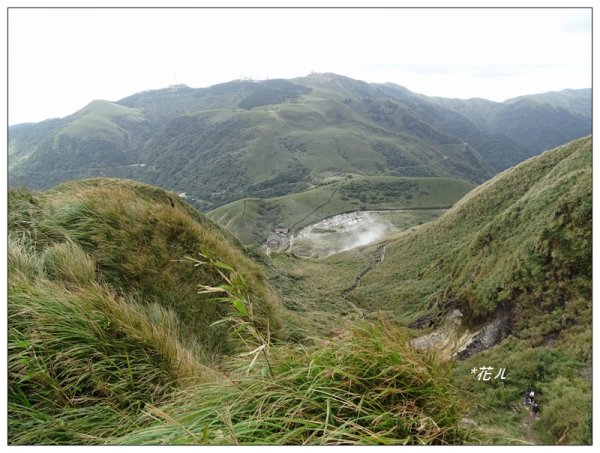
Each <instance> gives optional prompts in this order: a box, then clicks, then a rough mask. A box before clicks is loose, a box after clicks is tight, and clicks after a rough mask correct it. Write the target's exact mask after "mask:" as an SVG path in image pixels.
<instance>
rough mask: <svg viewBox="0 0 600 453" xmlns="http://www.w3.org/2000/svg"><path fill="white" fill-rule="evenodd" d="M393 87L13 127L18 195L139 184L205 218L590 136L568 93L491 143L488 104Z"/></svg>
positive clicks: (218, 95) (241, 87)
mask: <svg viewBox="0 0 600 453" xmlns="http://www.w3.org/2000/svg"><path fill="white" fill-rule="evenodd" d="M398 87H399V86H398V85H393V84H369V83H367V82H362V81H357V80H353V79H351V78H348V77H344V76H340V75H337V74H331V73H326V74H312V75H309V76H306V77H299V78H294V79H289V80H284V79H273V80H266V81H248V80H236V81H231V82H226V83H222V84H217V85H213V86H212V87H208V88H190V87H188V86H181V85H179V86H173V87H169V88H165V89H160V90H151V91H145V92H140V93H136V94H133V95H131V96H128V97H125V98H122V99H120V100H119V101H117V102H110V101H101V100H96V101H93V102H91V103H89V104H88V105H86V107H84V108H82V109H80V110H79V111H78V112H76V113H74V114H73V115H70V116H68V117H65V118H62V119H58V120H49V122H42V123H37V124H24V125H17V126H11V127H10V128H9V153H8V154H9V184H10V185H19V184H24V185H28V186H31V187H33V188H39V189H43V188H48V187H51V186H52V185H55V184H57V183H60V182H62V181H65V180H68V179H77V178H84V177H92V176H108V177H121V178H131V179H136V180H139V181H142V182H146V183H150V184H153V185H158V186H161V187H164V188H165V189H168V190H173V191H177V192H185V193H186V194H188V195H189V197H190V198H189V201H190V202H192V203H193V204H194V206H195V207H196V208H198V209H201V210H210V209H214V208H216V207H218V206H221V205H223V204H226V203H228V202H231V201H235V200H237V199H241V198H245V197H273V196H282V195H287V194H290V193H297V192H301V191H304V190H306V189H307V188H309V187H310V185H311V184H314V183H316V182H319V181H321V180H323V179H324V178H327V177H329V176H332V175H335V174H353V173H354V174H359V175H363V176H376V175H381V174H393V175H396V176H443V177H455V178H460V179H464V180H466V181H469V182H471V183H481V182H483V181H485V180H487V179H489V178H490V177H491V176H492V175H494V174H495V173H497V172H498V171H501V170H503V169H504V168H508V167H509V166H511V165H514V164H515V163H518V162H520V161H522V160H524V159H526V158H528V157H530V156H531V155H533V154H536V153H538V152H541V151H543V149H545V147H546V146H547V145H548V144H551V143H553V142H555V141H557V140H558V141H561V140H564V141H568V140H569V139H571V138H573V137H571V136H572V135H573V134H579V133H581V134H582V135H585V134H583V133H584V132H586V131H587V133H589V131H588V129H589V128H590V127H589V121H588V119H587V117H585V116H583V115H581V114H579V113H576V112H574V113H571V112H570V111H568V110H565V108H564V106H565V105H566V106H568V105H569V102H568V101H567V100H565V99H563V98H564V97H565V96H567V97H568V95H569V93H571V92H566V93H563V94H557V95H554V96H553V99H554V100H553V102H554V103H555V104H560V103H561V102H562V104H563V107H559V106H551V105H550V104H547V103H545V104H541V103H539V102H537V101H532V100H529V101H527V105H522V102H521V103H520V101H515V103H513V104H509V105H504V104H500V105H502V106H503V107H502V109H503V110H501V111H500V110H497V109H496V110H495V113H494V118H497V121H498V122H499V124H500V126H501V127H500V126H499V128H497V129H498V130H495V129H493V128H492V129H489V128H488V129H489V130H488V129H486V127H487V126H485V125H484V124H483V122H482V120H481V119H477V118H476V116H477V115H476V113H477V109H478V108H480V107H477V106H476V105H475V104H477V105H479V104H480V103H479V101H477V102H476V103H475V104H474V103H467V104H465V102H466V101H461V102H459V103H457V102H455V101H453V100H444V101H443V102H442V101H440V100H439V99H438V98H429V97H427V96H424V95H417V94H415V93H412V92H410V91H409V90H407V89H405V88H402V87H400V88H398ZM561 96H562V97H561ZM577 96H579V97H580V98H582V99H583V98H585V93H584V94H583V95H581V93H579V92H577ZM546 97H548V96H546ZM561 99H562V101H561ZM489 102H491V101H489ZM485 105H487V106H488V107H489V104H485ZM491 105H495V104H493V103H492V104H491ZM577 105H578V106H579V107H577V108H578V109H580V108H581V105H582V104H581V102H579V104H577ZM486 108H487V107H486ZM532 109H533V110H534V111H535V112H537V113H538V115H537V117H536V118H538V117H539V118H538V120H536V121H537V122H536V123H535V124H533V123H532V124H531V125H530V126H528V123H527V124H525V125H521V126H520V127H521V130H519V131H518V133H516V134H513V135H515V136H514V137H512V138H511V137H509V136H508V135H507V134H506V133H505V132H506V131H504V130H501V129H502V127H504V128H508V127H509V126H510V125H511V124H512V123H511V115H513V113H514V112H518V113H519V115H521V117H522V116H523V115H525V117H527V116H528V115H529V112H530V111H532ZM482 112H483V113H481V112H480V113H478V115H479V116H483V115H485V114H486V111H485V110H484V111H482ZM520 121H521V123H523V120H522V119H521V120H520ZM478 122H479V124H478ZM528 127H531V131H536V132H535V133H531V131H529V132H530V133H527V131H528V129H527V128H528ZM523 128H525V129H526V130H525V131H523V130H522V129H523ZM548 128H550V129H551V130H552V133H548ZM569 128H570V129H572V130H574V131H575V132H572V133H569V132H568V131H567V130H566V129H569ZM521 142H522V143H521ZM433 162H437V164H436V165H435V166H431V164H432V163H433Z"/></svg>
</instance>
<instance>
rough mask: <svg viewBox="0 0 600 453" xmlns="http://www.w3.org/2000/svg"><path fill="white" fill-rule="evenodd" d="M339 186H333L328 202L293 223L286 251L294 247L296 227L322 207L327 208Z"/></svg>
mask: <svg viewBox="0 0 600 453" xmlns="http://www.w3.org/2000/svg"><path fill="white" fill-rule="evenodd" d="M340 185H341V184H338V185H337V186H335V189H333V192H331V195H330V197H329V200H327V201H326V202H325V203H323V204H321V205H319V206H317V207H316V208H315V209H313V210H312V211H310V212H309V213H308V214H306V215H305V216H304V217H303V218H302V219H300V220H298V221H297V222H296V223H294V224H293V225H292V228H290V242H289V244H288V246H287V248H286V250H290V249H291V248H292V246H293V245H294V232H295V231H296V227H297V226H298V225H300V224H301V223H302V222H304V221H305V220H306V219H308V218H309V217H310V216H311V215H313V214H314V213H315V212H317V211H318V210H319V209H321V208H322V207H324V206H327V205H328V204H329V203H331V200H333V197H334V195H335V194H336V193H337V191H338V189H339V188H340Z"/></svg>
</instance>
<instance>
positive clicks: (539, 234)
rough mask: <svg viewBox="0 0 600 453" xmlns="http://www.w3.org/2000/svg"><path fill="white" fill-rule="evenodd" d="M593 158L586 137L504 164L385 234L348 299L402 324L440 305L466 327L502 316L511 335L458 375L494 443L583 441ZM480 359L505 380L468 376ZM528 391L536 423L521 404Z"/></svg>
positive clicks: (587, 426) (586, 431)
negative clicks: (428, 217) (419, 222)
mask: <svg viewBox="0 0 600 453" xmlns="http://www.w3.org/2000/svg"><path fill="white" fill-rule="evenodd" d="M591 164H592V146H591V138H589V137H588V138H585V139H581V140H577V141H574V142H571V143H569V144H568V145H565V146H562V147H559V148H556V149H554V150H551V151H548V152H546V153H544V154H542V155H540V156H538V157H535V158H532V159H530V160H528V161H526V162H524V163H522V164H520V165H518V166H517V167H515V168H512V169H510V170H507V171H506V172H504V173H502V174H500V175H498V176H497V177H495V178H494V179H493V180H491V181H489V182H487V183H486V184H483V185H482V186H480V187H478V188H477V189H475V190H473V191H472V192H470V193H469V194H468V195H467V196H466V197H465V198H464V199H462V200H461V201H460V202H459V203H458V204H457V205H456V206H455V207H454V208H452V209H451V210H449V211H447V212H446V213H445V214H444V215H443V216H441V217H440V218H439V219H437V220H436V221H434V222H432V223H431V224H428V225H424V226H422V227H419V228H416V229H414V230H413V231H412V232H410V233H408V234H406V235H405V236H404V237H402V238H400V239H398V240H396V241H393V242H390V243H389V244H388V246H387V252H386V255H385V261H384V262H382V263H380V265H379V266H377V267H374V268H373V270H372V271H371V272H369V273H368V274H367V275H366V276H365V278H364V279H363V282H362V284H361V286H359V287H358V288H357V289H356V290H355V291H354V292H352V293H351V294H350V296H349V297H350V298H351V300H352V301H353V302H354V303H355V304H356V305H358V306H359V307H361V308H362V309H366V310H384V311H385V312H386V313H387V316H388V317H393V318H394V319H397V320H399V321H401V322H404V323H412V322H414V321H416V320H418V319H419V318H421V317H422V316H423V315H424V314H425V313H429V314H434V315H435V314H436V313H444V312H445V310H446V309H448V308H458V309H460V311H461V312H462V314H463V321H464V324H465V327H470V328H473V329H475V328H478V327H479V326H481V325H483V324H485V323H487V322H488V321H490V320H491V319H494V318H495V317H496V316H498V315H499V314H503V315H504V316H506V315H507V316H508V318H507V319H508V324H507V325H506V330H507V331H506V332H505V333H504V334H505V335H508V337H507V338H506V339H504V340H503V341H502V342H501V343H499V344H498V345H497V346H495V347H493V348H492V349H490V350H488V351H485V352H484V353H481V354H478V355H475V356H473V357H471V358H470V359H468V360H467V361H465V362H464V363H463V364H461V365H460V366H459V367H458V368H457V370H456V371H455V374H456V379H457V382H459V383H460V385H461V386H462V387H463V388H464V391H465V393H472V394H475V395H477V397H478V398H479V399H480V403H481V406H480V408H479V409H477V410H476V411H474V412H473V414H472V417H473V418H474V419H476V420H477V423H478V424H479V425H480V426H483V427H485V429H486V431H487V432H488V434H490V435H491V436H492V437H494V438H496V440H495V442H498V443H506V442H507V441H508V439H510V438H512V439H514V442H516V443H519V442H521V441H523V442H533V443H550V444H554V443H559V444H589V443H591V358H592V342H591V333H592V332H591V329H592V316H591V313H592V165H591ZM481 366H493V367H494V368H495V369H496V370H498V369H499V368H500V367H505V368H506V370H507V372H508V376H509V378H508V380H507V381H506V382H492V383H487V382H486V383H484V382H477V381H476V380H475V379H474V377H473V375H471V374H470V370H471V368H473V367H475V368H479V367H481ZM487 384H490V385H487ZM527 388H535V389H536V390H537V393H538V395H539V396H538V402H539V403H540V406H541V408H542V410H541V415H540V417H539V420H533V419H531V418H527V417H529V416H528V415H527V414H526V411H525V410H524V409H523V404H522V394H523V392H524V391H525V390H526V389H527Z"/></svg>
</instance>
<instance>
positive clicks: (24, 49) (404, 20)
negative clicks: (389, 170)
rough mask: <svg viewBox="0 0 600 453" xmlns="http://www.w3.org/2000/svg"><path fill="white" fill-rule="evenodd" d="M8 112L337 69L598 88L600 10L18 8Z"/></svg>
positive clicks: (465, 83)
mask: <svg viewBox="0 0 600 453" xmlns="http://www.w3.org/2000/svg"><path fill="white" fill-rule="evenodd" d="M8 18H9V34H8V38H9V42H8V65H9V66H8V76H9V79H8V82H9V91H8V93H9V118H8V119H9V124H17V123H21V122H31V121H36V122H37V121H41V120H44V119H47V118H54V117H63V116H66V115H69V114H71V113H73V112H75V111H76V110H78V109H80V108H82V107H83V106H85V105H86V104H87V103H89V102H90V101H92V100H93V99H107V100H110V101H117V100H119V99H121V98H123V97H125V96H128V95H130V94H133V93H136V92H139V91H143V90H148V89H159V88H164V87H167V86H169V85H173V84H181V83H184V84H186V85H189V86H191V87H194V88H197V87H206V86H210V85H213V84H216V83H221V82H227V81H230V80H234V79H238V78H240V77H251V78H253V79H266V78H270V79H272V78H292V77H301V76H304V75H307V74H309V73H310V72H311V71H315V72H335V73H338V74H342V75H346V76H349V77H352V78H355V79H360V80H364V81H367V82H393V83H397V84H399V85H402V86H405V87H406V88H408V89H410V90H412V91H415V92H418V93H423V94H426V95H431V96H444V97H458V98H471V97H482V98H486V99H491V100H495V101H503V100H505V99H508V98H511V97H515V96H520V95H524V94H532V93H540V92H545V91H551V90H561V89H564V88H587V87H591V84H592V80H591V78H592V74H591V71H592V69H591V65H592V61H591V31H592V27H591V9H10V10H9V14H8Z"/></svg>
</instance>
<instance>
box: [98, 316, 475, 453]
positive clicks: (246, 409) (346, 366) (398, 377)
mask: <svg viewBox="0 0 600 453" xmlns="http://www.w3.org/2000/svg"><path fill="white" fill-rule="evenodd" d="M272 360H273V368H274V376H273V377H268V378H265V377H262V376H261V375H260V374H253V375H251V376H249V377H246V376H245V375H244V374H242V375H237V376H239V377H238V378H234V382H235V385H225V386H219V385H214V384H213V383H210V384H206V385H200V386H196V387H193V388H190V389H187V390H186V391H185V392H184V393H182V394H180V395H177V396H176V397H175V398H174V400H173V401H172V402H170V403H168V404H166V405H163V406H160V407H159V408H158V410H154V409H150V410H147V411H146V415H145V417H142V420H147V419H148V418H151V419H154V420H155V421H154V423H153V425H152V426H150V427H147V428H142V429H139V430H134V431H133V432H132V433H130V434H127V435H125V436H123V437H120V438H114V439H110V442H111V443H112V442H115V443H122V444H176V445H179V444H222V445H235V444H239V445H251V444H258V445H402V444H463V443H468V442H476V441H477V440H478V438H477V436H476V435H475V433H473V432H471V431H468V430H464V429H461V428H459V427H458V423H459V421H460V419H461V417H462V413H463V412H464V410H465V402H464V400H461V399H460V396H459V395H458V394H457V392H456V390H455V389H454V388H453V387H452V385H451V383H450V379H449V370H448V368H446V367H445V366H440V365H439V364H438V363H437V362H436V360H435V359H434V357H431V356H429V357H428V356H424V355H422V354H421V353H417V352H415V351H414V350H412V349H411V347H410V346H409V338H408V337H407V335H406V334H405V333H403V332H400V331H398V330H395V329H393V328H391V327H390V326H386V325H383V326H380V327H372V326H370V327H369V326H366V325H365V326H363V327H361V328H357V329H355V330H354V331H353V332H351V333H350V334H348V335H347V336H346V337H345V338H344V339H342V340H338V341H335V342H327V341H323V342H322V344H319V345H317V346H316V347H313V348H310V349H293V348H287V347H278V348H276V349H274V350H273V352H272ZM238 365H239V366H240V367H241V366H243V365H244V364H240V363H238ZM232 375H234V376H235V375H236V374H235V373H233V374H232Z"/></svg>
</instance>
